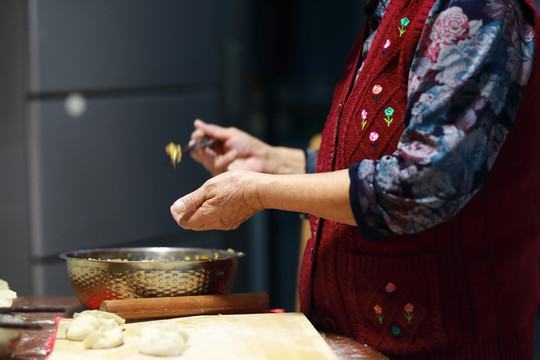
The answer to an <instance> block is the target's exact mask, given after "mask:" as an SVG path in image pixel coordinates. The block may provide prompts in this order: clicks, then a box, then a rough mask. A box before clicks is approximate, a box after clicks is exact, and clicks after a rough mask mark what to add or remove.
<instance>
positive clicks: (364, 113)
mask: <svg viewBox="0 0 540 360" xmlns="http://www.w3.org/2000/svg"><path fill="white" fill-rule="evenodd" d="M367 114H368V113H367V111H366V109H364V110H362V113H361V114H360V116H362V121H361V122H360V124H361V125H362V130H364V126H366V124H367V120H366V118H367Z"/></svg>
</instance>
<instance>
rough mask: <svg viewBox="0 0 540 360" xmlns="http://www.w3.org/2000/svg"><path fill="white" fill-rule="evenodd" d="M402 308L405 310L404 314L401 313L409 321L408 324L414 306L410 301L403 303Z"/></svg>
mask: <svg viewBox="0 0 540 360" xmlns="http://www.w3.org/2000/svg"><path fill="white" fill-rule="evenodd" d="M403 309H404V310H405V314H403V316H405V317H406V318H407V320H408V321H409V324H410V323H411V319H412V318H413V311H414V306H413V304H411V303H407V305H405V306H404V307H403Z"/></svg>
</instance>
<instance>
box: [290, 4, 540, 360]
mask: <svg viewBox="0 0 540 360" xmlns="http://www.w3.org/2000/svg"><path fill="white" fill-rule="evenodd" d="M525 1H526V2H527V4H528V6H529V9H527V10H525V11H529V12H530V13H534V16H535V30H536V38H535V49H537V51H536V52H535V60H534V67H533V72H532V74H531V78H530V80H529V85H528V86H527V89H526V92H525V95H524V98H523V101H522V104H521V106H520V109H519V112H518V115H517V116H516V119H515V121H514V124H513V125H512V128H511V131H510V133H509V135H508V137H507V139H506V141H505V144H504V146H503V148H502V150H501V152H500V154H499V156H498V158H497V161H496V162H495V165H494V167H493V169H492V170H491V173H490V175H489V176H488V178H487V179H486V182H485V184H484V186H483V187H482V188H481V190H480V191H479V192H478V193H477V194H476V195H475V196H474V197H473V199H472V200H471V201H470V202H469V203H468V204H467V205H466V206H465V208H464V209H463V210H462V211H461V212H460V213H459V214H458V215H456V216H455V217H454V218H452V219H451V220H449V221H447V222H445V223H442V224H439V225H437V226H435V227H433V228H431V229H428V230H426V231H423V232H421V233H418V234H413V235H404V236H396V237H394V238H390V239H382V240H376V241H372V242H365V241H364V240H363V239H362V237H361V235H360V232H359V231H358V229H357V228H356V227H352V226H348V225H344V224H340V223H336V222H333V221H329V220H325V219H320V218H316V217H311V225H312V233H313V236H312V238H311V239H310V240H309V242H308V244H307V246H306V251H305V253H304V259H303V264H302V270H301V274H300V282H299V294H300V302H301V310H302V312H304V313H305V314H306V315H307V316H308V317H310V318H311V319H312V320H313V321H314V322H315V323H317V324H319V326H321V327H323V328H326V329H327V330H331V331H337V332H339V333H342V334H345V335H348V336H350V337H353V338H355V339H356V340H358V341H359V342H362V343H366V344H368V345H370V346H372V347H374V348H376V349H379V350H380V351H383V352H385V353H388V354H402V355H403V354H413V355H414V358H415V359H532V357H533V348H534V345H533V344H534V326H535V316H536V312H537V307H538V284H539V279H538V255H539V253H538V247H539V242H540V186H539V185H540V152H538V151H537V150H536V147H537V144H540V121H538V120H537V116H538V114H540V102H539V101H535V95H534V94H540V73H539V71H538V69H539V66H540V56H539V53H540V51H538V49H540V29H539V24H540V21H539V18H538V12H537V11H536V8H535V6H534V3H533V2H532V0H525ZM433 3H434V0H413V1H405V0H392V1H391V2H390V5H389V7H388V9H387V11H386V13H385V16H384V18H383V20H382V22H381V24H380V26H379V29H378V33H377V36H376V38H375V40H374V42H373V45H372V47H371V50H370V52H369V54H368V57H367V59H366V60H365V62H364V68H363V70H362V72H361V74H360V78H359V79H357V81H356V82H354V76H355V71H356V68H357V65H358V62H359V55H360V52H361V51H360V50H361V46H362V43H363V41H364V34H363V33H362V34H361V35H360V36H359V37H358V39H357V41H356V42H355V44H354V46H353V48H352V50H351V53H350V55H349V57H348V59H347V63H346V66H345V69H344V73H343V75H342V77H341V79H340V80H339V82H338V84H337V86H336V89H335V92H334V101H333V105H332V108H331V111H330V114H329V116H328V119H327V122H326V124H325V128H324V131H323V138H322V143H321V148H320V151H319V159H318V163H317V171H318V172H324V171H333V170H339V169H345V168H348V167H349V166H350V164H351V163H353V162H360V161H361V160H363V159H366V158H380V157H382V156H384V155H386V154H391V153H393V152H394V151H395V150H396V146H397V142H398V139H399V137H400V136H401V134H402V132H403V129H404V127H403V117H404V112H405V110H406V105H407V76H408V72H409V71H408V69H409V67H410V64H411V61H412V58H413V56H414V52H415V50H416V47H417V45H418V41H419V38H420V35H421V31H422V28H423V26H424V22H425V20H426V18H427V15H428V13H429V11H430V9H431V6H433ZM353 84H354V85H353ZM313 307H314V309H313ZM406 357H407V355H403V357H400V358H406Z"/></svg>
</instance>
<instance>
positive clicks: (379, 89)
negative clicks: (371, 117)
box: [371, 85, 383, 103]
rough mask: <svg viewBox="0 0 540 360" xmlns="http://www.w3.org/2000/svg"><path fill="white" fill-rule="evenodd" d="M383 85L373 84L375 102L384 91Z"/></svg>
mask: <svg viewBox="0 0 540 360" xmlns="http://www.w3.org/2000/svg"><path fill="white" fill-rule="evenodd" d="M382 90H383V89H382V86H381V85H375V86H373V89H372V90H371V91H372V92H373V100H375V103H377V101H378V100H379V99H380V98H381V92H382Z"/></svg>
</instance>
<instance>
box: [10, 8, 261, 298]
mask: <svg viewBox="0 0 540 360" xmlns="http://www.w3.org/2000/svg"><path fill="white" fill-rule="evenodd" d="M229 3H230V4H232V5H234V6H235V7H236V8H237V9H238V13H239V14H242V13H243V10H242V6H243V2H241V1H234V4H233V1H227V3H226V2H225V1H220V0H198V1H196V2H191V1H172V0H161V1H158V2H156V1H151V0H114V1H109V0H92V1H87V0H77V1H72V0H39V1H38V0H28V1H19V0H6V1H2V2H1V3H0V17H1V19H0V26H1V27H2V31H1V35H0V36H1V37H0V47H1V49H2V50H1V51H0V53H1V58H0V74H1V75H2V76H1V82H0V94H1V96H0V134H1V135H0V136H1V137H0V169H1V170H0V171H1V174H2V176H0V239H1V243H0V244H1V245H0V246H1V248H0V249H1V251H0V278H3V279H6V280H7V281H8V282H9V283H10V284H11V286H12V287H13V288H14V289H15V290H17V291H18V292H19V293H20V294H21V295H24V294H35V295H71V294H72V292H71V289H70V287H69V283H68V279H67V275H66V271H65V264H64V263H63V261H62V260H61V259H59V257H58V254H59V253H61V252H63V251H68V250H73V249H81V248H96V247H111V246H142V245H156V246H167V245H174V246H201V247H219V248H227V247H232V248H235V249H238V250H242V251H245V252H246V253H249V250H250V249H249V247H250V244H249V240H248V237H247V236H246V235H245V233H246V230H244V229H239V230H238V231H237V232H234V233H225V232H198V233H196V232H188V231H183V230H182V229H180V228H179V227H178V226H177V225H176V224H175V223H174V221H173V220H172V217H171V216H170V214H169V206H170V205H171V204H172V202H173V201H174V200H175V199H177V198H178V197H179V196H181V195H183V194H185V193H187V192H190V191H192V190H194V189H196V188H197V187H198V186H199V185H200V184H202V183H203V182H204V181H205V180H206V179H207V178H208V174H207V173H206V171H204V169H202V167H201V166H199V165H198V164H196V163H195V162H194V161H192V160H190V159H189V158H186V160H184V161H183V162H182V163H181V164H180V165H179V166H178V167H177V168H176V169H174V168H173V167H172V166H171V165H170V164H168V163H167V161H166V155H165V152H164V148H165V145H166V144H167V143H168V142H169V141H174V142H177V143H181V144H185V143H187V141H188V140H189V135H190V133H191V131H192V122H193V120H194V119H195V118H202V119H205V120H207V121H210V122H215V123H219V124H228V125H239V126H240V125H242V124H241V123H240V122H241V121H242V112H243V109H242V107H243V105H241V104H239V101H238V100H235V99H238V98H240V97H241V96H242V95H241V92H242V91H243V90H242V81H243V80H242V75H241V74H239V75H235V73H234V71H235V64H236V63H238V61H237V57H238V56H239V50H238V49H239V48H241V46H238V45H237V44H235V41H237V40H236V38H235V33H237V32H240V29H241V28H242V27H243V26H244V24H245V21H244V22H234V24H233V23H229V22H228V21H227V20H228V19H226V18H225V17H224V16H223V14H224V13H225V12H224V11H223V9H224V8H225V7H226V6H227V8H228V5H229ZM234 14H236V12H234ZM242 33H246V31H242ZM231 44H232V45H231ZM235 48H238V49H236V50H235ZM231 49H232V50H231ZM227 63H229V64H233V65H229V66H228V67H225V66H224V64H227ZM231 72H233V74H234V76H235V78H234V79H229V80H228V81H227V82H226V81H225V79H227V78H228V77H230V76H231ZM226 92H227V95H225V93H226ZM233 116H234V118H233ZM255 259H256V257H255V256H252V257H251V258H250V259H249V260H246V261H245V262H244V263H243V264H242V266H244V267H247V268H249V267H250V266H252V265H251V263H254V260H255ZM250 273H251V272H250V271H243V272H242V273H241V274H240V276H239V281H238V288H239V289H241V290H242V289H247V288H248V287H249V281H250V279H249V276H248V274H250ZM253 273H254V274H257V271H254V272H253Z"/></svg>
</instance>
